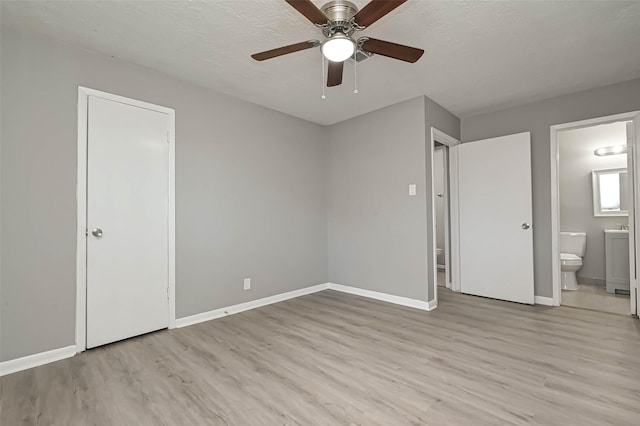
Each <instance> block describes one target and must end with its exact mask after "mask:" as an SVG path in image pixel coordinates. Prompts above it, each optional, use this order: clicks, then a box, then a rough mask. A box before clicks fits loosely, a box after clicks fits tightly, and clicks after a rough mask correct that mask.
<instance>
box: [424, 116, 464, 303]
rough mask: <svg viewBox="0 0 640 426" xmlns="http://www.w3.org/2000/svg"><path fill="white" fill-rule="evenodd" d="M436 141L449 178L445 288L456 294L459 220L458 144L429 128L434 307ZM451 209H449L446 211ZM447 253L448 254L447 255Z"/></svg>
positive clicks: (436, 270)
mask: <svg viewBox="0 0 640 426" xmlns="http://www.w3.org/2000/svg"><path fill="white" fill-rule="evenodd" d="M436 141H437V142H439V143H441V144H442V145H445V146H447V147H449V153H448V154H449V155H448V158H449V167H448V169H449V170H448V171H449V175H448V176H447V180H448V181H449V190H448V192H447V194H446V196H447V199H448V202H445V213H444V215H445V230H446V228H447V221H448V226H449V231H450V233H451V239H449V232H445V237H444V238H445V264H446V267H447V272H448V274H447V275H448V277H447V281H448V282H447V286H448V287H449V288H451V290H453V291H458V292H459V291H460V221H459V218H458V150H457V149H455V147H456V146H457V145H459V144H460V141H459V140H458V139H456V138H454V137H453V136H450V135H448V134H446V133H444V132H443V131H441V130H438V129H436V128H435V127H431V141H430V150H431V198H432V200H431V215H432V216H431V217H432V218H433V221H432V223H431V227H432V235H433V240H432V241H431V244H432V250H433V252H432V253H433V266H434V267H433V297H434V299H433V302H434V306H437V305H438V261H437V259H438V257H437V255H436V244H437V241H436V203H435V196H436V194H435V184H434V178H435V176H434V172H433V165H434V164H433V151H434V149H435V143H436ZM449 206H451V208H449ZM449 248H450V250H449ZM449 252H451V254H450V255H449Z"/></svg>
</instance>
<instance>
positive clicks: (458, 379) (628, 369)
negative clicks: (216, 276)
mask: <svg viewBox="0 0 640 426" xmlns="http://www.w3.org/2000/svg"><path fill="white" fill-rule="evenodd" d="M439 293H440V307H439V308H438V309H437V310H436V311H433V312H430V313H427V312H423V311H419V310H414V309H410V308H403V307H399V306H395V305H390V304H386V303H383V302H377V301H373V300H369V299H364V298H360V297H357V296H352V295H346V294H342V293H337V292H332V291H326V292H322V293H317V294H313V295H309V296H304V297H301V298H298V299H293V300H290V301H287V302H283V303H279V304H276V305H271V306H267V307H264V308H261V309H256V310H253V311H248V312H245V313H242V314H236V315H232V316H229V317H226V318H221V319H218V320H214V321H210V322H207V323H202V324H198V325H194V326H191V327H187V328H183V329H176V330H170V331H161V332H157V333H152V334H149V335H145V336H142V337H138V338H134V339H130V340H127V341H124V342H120V343H116V344H112V345H108V346H105V347H102V348H98V349H94V350H90V351H87V352H85V353H83V354H81V355H79V356H76V357H74V358H70V359H68V360H64V361H59V362H57V363H53V364H49V365H46V366H42V367H38V368H35V369H32V370H28V371H23V372H19V373H15V374H12V375H8V376H5V377H3V378H2V379H1V380H0V385H1V407H0V409H1V413H0V416H1V417H0V420H1V421H0V423H1V424H2V425H3V426H13V425H22V424H28V425H34V424H38V425H40V424H42V425H50V424H56V425H209V424H211V425H218V424H221V425H242V426H245V425H283V424H284V425H422V424H430V425H474V426H475V425H506V424H517V425H528V424H536V425H563V426H568V425H581V426H585V425H598V426H603V425H638V424H640V326H639V323H638V320H634V319H632V318H630V317H624V316H622V315H612V314H606V313H599V312H592V311H587V310H581V309H573V308H565V307H558V308H549V307H541V306H524V305H518V304H514V303H509V302H499V301H495V300H489V299H483V298H478V297H473V296H465V295H460V294H452V293H450V292H449V291H447V290H445V289H440V291H439Z"/></svg>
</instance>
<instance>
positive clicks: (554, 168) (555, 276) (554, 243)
mask: <svg viewBox="0 0 640 426" xmlns="http://www.w3.org/2000/svg"><path fill="white" fill-rule="evenodd" d="M638 114H640V111H633V112H627V113H623V114H615V115H609V116H606V117H597V118H590V119H588V120H581V121H574V122H571V123H563V124H556V125H553V126H551V133H550V142H551V143H550V153H551V257H552V258H551V273H552V283H553V286H552V288H553V293H552V299H553V301H552V304H553V306H560V302H561V297H562V290H561V289H560V272H561V271H560V242H559V239H560V187H559V184H560V179H559V171H560V170H559V160H560V156H559V151H558V132H560V131H562V130H571V129H580V128H584V127H591V126H595V125H598V124H610V123H615V122H618V121H627V120H633V119H634V118H636V117H637V116H638ZM638 146H640V144H639V142H638V135H636V137H635V138H634V146H633V147H632V149H631V150H630V151H629V155H634V153H635V155H636V158H638V155H640V153H638V152H637V151H638V150H637V149H636V147H638ZM636 164H638V163H636ZM634 172H635V173H634V181H635V182H634V183H635V191H636V192H635V193H636V197H634V200H632V202H633V207H634V216H635V219H636V220H635V222H636V223H639V219H640V210H639V209H638V201H639V197H638V190H639V188H638V184H639V183H640V180H639V179H638V174H639V173H638V170H637V167H636V170H634ZM629 222H630V223H631V222H632V221H629ZM630 232H634V230H631V231H630ZM635 235H636V237H637V236H638V230H635ZM636 241H637V240H636ZM630 260H635V259H630ZM630 266H631V265H630ZM636 286H637V283H636V282H635V280H634V279H633V277H631V294H630V297H629V298H630V299H631V310H630V312H636V304H635V303H636V301H635V298H634V297H633V296H634V294H633V293H634V292H633V290H634V288H636Z"/></svg>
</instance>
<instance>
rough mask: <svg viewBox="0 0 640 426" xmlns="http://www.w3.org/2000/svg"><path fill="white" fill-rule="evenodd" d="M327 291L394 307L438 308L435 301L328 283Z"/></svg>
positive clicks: (426, 309) (425, 309) (428, 309)
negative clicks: (373, 300) (391, 304)
mask: <svg viewBox="0 0 640 426" xmlns="http://www.w3.org/2000/svg"><path fill="white" fill-rule="evenodd" d="M329 290H335V291H340V292H342V293H349V294H355V295H356V296H362V297H368V298H369V299H376V300H381V301H383V302H388V303H393V304H395V305H402V306H408V307H410V308H416V309H421V310H423V311H430V310H432V309H434V308H435V307H436V306H438V302H437V301H436V300H431V301H429V302H426V301H424V300H417V299H410V298H408V297H402V296H394V295H392V294H387V293H380V292H377V291H371V290H365V289H362V288H358V287H351V286H348V285H342V284H334V283H329Z"/></svg>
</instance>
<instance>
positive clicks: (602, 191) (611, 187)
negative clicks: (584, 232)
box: [592, 168, 629, 216]
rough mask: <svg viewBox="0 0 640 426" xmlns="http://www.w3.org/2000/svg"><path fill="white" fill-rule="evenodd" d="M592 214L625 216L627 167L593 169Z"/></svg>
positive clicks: (626, 210)
mask: <svg viewBox="0 0 640 426" xmlns="http://www.w3.org/2000/svg"><path fill="white" fill-rule="evenodd" d="M592 177H593V215H594V216H627V215H628V214H629V212H628V209H627V203H626V199H627V169H626V168H619V169H607V170H594V171H593V172H592Z"/></svg>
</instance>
